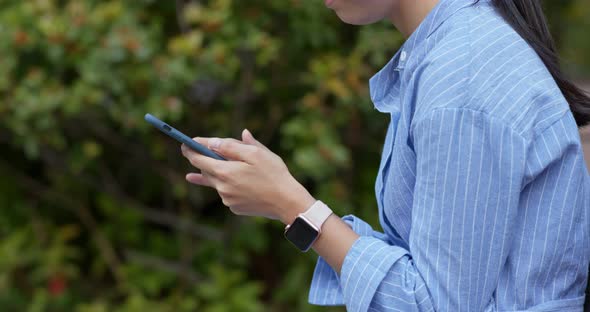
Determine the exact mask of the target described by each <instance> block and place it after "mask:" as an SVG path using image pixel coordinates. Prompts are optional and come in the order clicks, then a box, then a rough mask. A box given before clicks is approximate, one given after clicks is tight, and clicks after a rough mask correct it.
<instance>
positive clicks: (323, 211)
mask: <svg viewBox="0 0 590 312" xmlns="http://www.w3.org/2000/svg"><path fill="white" fill-rule="evenodd" d="M331 214H332V209H330V207H328V206H327V205H326V204H324V203H323V202H322V201H321V200H316V201H315V203H313V204H312V205H311V206H310V207H309V208H308V209H307V210H306V211H305V212H303V213H302V215H303V216H304V217H305V218H306V219H307V220H309V221H310V222H311V223H313V225H315V226H316V227H317V228H318V229H320V230H321V228H322V224H324V222H325V221H326V220H327V219H328V217H329V216H330V215H331Z"/></svg>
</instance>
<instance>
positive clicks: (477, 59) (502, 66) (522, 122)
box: [412, 6, 569, 137]
mask: <svg viewBox="0 0 590 312" xmlns="http://www.w3.org/2000/svg"><path fill="white" fill-rule="evenodd" d="M421 48H422V51H421V54H422V55H421V58H419V59H418V61H417V62H416V64H415V65H414V67H415V68H414V70H413V71H412V72H413V74H412V79H416V80H417V81H415V82H414V85H415V86H416V87H417V90H416V91H417V94H416V101H417V102H418V103H417V105H416V115H420V114H421V112H422V113H424V112H427V111H430V110H432V109H435V108H437V107H449V108H451V107H456V108H466V109H470V110H476V111H481V112H483V113H485V114H488V115H490V116H491V117H493V118H495V119H500V120H501V121H502V122H504V123H506V124H507V125H508V126H509V127H511V128H512V129H514V130H515V131H517V132H518V133H520V134H522V135H523V136H525V137H527V136H534V134H535V133H537V132H539V131H541V130H542V129H543V128H545V127H547V126H548V125H550V124H552V123H553V122H555V121H557V120H558V119H559V118H561V117H563V114H564V113H565V112H566V111H567V110H568V109H569V104H568V103H567V101H566V100H565V98H564V97H563V95H562V93H561V91H560V89H559V87H558V86H557V84H556V83H555V80H554V79H553V77H552V76H551V74H550V73H549V71H548V70H547V68H546V67H545V65H544V64H543V62H542V60H541V59H540V57H539V56H538V55H537V54H536V52H535V51H534V50H533V48H532V47H531V46H530V45H529V44H528V43H527V42H526V41H525V40H524V39H523V38H522V37H521V36H520V35H519V34H518V33H516V32H515V31H514V30H513V29H512V27H511V26H510V25H509V24H508V23H506V22H505V21H504V20H503V19H502V17H501V16H499V15H498V14H497V13H496V12H495V11H494V10H493V8H491V7H488V6H476V7H473V8H471V9H467V10H463V11H462V12H461V13H460V14H456V15H454V16H453V17H452V18H451V19H449V20H448V21H446V22H445V24H444V25H443V26H442V27H441V28H440V29H438V30H437V31H436V32H434V33H433V34H432V36H431V37H430V38H429V39H428V40H427V42H426V43H425V44H424V47H421Z"/></svg>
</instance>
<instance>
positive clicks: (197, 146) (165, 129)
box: [144, 114, 227, 160]
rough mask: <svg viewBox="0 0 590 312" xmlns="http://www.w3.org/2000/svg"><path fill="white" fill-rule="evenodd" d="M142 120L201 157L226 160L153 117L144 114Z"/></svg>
mask: <svg viewBox="0 0 590 312" xmlns="http://www.w3.org/2000/svg"><path fill="white" fill-rule="evenodd" d="M144 118H145V121H147V122H149V123H150V124H152V126H154V127H156V128H158V130H160V131H162V132H164V133H165V134H166V135H168V136H169V137H171V138H173V139H175V140H176V141H178V142H180V143H184V144H186V145H187V146H188V147H190V148H191V149H192V150H194V151H195V152H198V153H200V154H203V155H205V156H208V157H211V158H215V159H219V160H227V159H225V158H223V157H221V156H219V155H218V154H216V153H215V152H213V151H211V150H210V149H208V148H206V147H205V146H203V145H202V144H199V143H198V142H196V141H194V140H193V139H191V138H189V137H188V136H186V135H185V134H184V133H182V132H180V131H178V130H176V129H174V128H173V127H172V126H170V125H168V124H166V123H165V122H163V121H161V120H160V119H158V118H156V117H154V116H153V115H151V114H145V117H144Z"/></svg>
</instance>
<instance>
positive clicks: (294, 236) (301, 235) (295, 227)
mask: <svg viewBox="0 0 590 312" xmlns="http://www.w3.org/2000/svg"><path fill="white" fill-rule="evenodd" d="M318 234H319V233H318V230H316V229H315V228H314V227H313V226H312V225H311V224H309V223H307V222H305V220H303V219H302V218H300V217H298V218H296V219H295V221H293V223H292V224H291V226H290V227H289V229H287V232H285V237H287V239H288V240H289V241H290V242H291V243H293V245H295V246H296V247H297V248H299V249H300V250H302V251H307V250H308V249H309V247H311V244H312V243H313V241H314V240H315V239H316V237H317V236H318Z"/></svg>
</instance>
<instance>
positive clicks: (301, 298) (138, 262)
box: [0, 0, 590, 312]
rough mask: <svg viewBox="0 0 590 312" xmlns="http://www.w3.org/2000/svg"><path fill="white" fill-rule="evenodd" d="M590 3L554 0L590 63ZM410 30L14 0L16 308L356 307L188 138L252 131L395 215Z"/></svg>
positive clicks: (371, 211) (11, 279) (356, 208)
mask: <svg viewBox="0 0 590 312" xmlns="http://www.w3.org/2000/svg"><path fill="white" fill-rule="evenodd" d="M586 1H587V0H572V1H568V0H559V1H551V2H547V6H548V7H547V13H548V16H549V17H550V20H551V27H552V30H553V31H554V33H555V36H556V39H557V41H558V44H559V47H560V51H561V53H562V56H563V58H564V67H565V68H566V69H567V71H568V72H569V73H570V74H571V75H572V76H573V77H575V78H576V79H577V80H580V81H583V80H584V78H585V77H589V76H590V40H588V33H590V24H589V23H590V22H589V21H590V6H589V5H588V3H587V2H586ZM401 43H403V38H402V37H401V36H400V35H399V34H398V33H397V32H396V31H395V29H394V28H393V26H391V25H388V24H386V23H379V24H375V25H371V26H365V27H355V26H350V25H345V24H343V23H342V22H340V20H339V19H338V18H337V17H336V16H335V15H334V14H333V12H331V11H329V10H327V9H325V8H324V6H323V3H322V2H321V1H310V0H290V1H278V0H273V1H268V0H264V1H263V0H248V1H231V0H211V1H178V0H177V1H155V0H151V1H149V0H135V1H98V0H96V1H93V0H75V1H74V0H61V1H57V0H24V1H6V0H0V307H1V308H0V310H2V311H80V312H99V311H121V312H123V311H125V312H126V311H142V312H143V311H179V312H180V311H204V312H224V311H228V312H232V311H244V312H255V311H344V309H343V308H341V307H331V308H323V307H315V306H311V305H308V304H307V294H308V290H309V282H310V280H311V276H312V272H313V268H314V264H315V261H316V257H317V256H316V254H315V253H313V252H310V253H307V254H301V253H299V252H298V251H297V250H296V249H295V248H294V247H292V246H291V245H290V244H289V243H288V242H286V241H285V240H284V238H283V235H282V231H283V226H282V224H280V223H279V222H277V221H269V220H266V219H263V218H248V217H238V216H235V215H233V214H231V213H230V211H229V209H228V208H227V207H225V206H224V205H223V204H222V203H221V200H220V199H219V197H218V195H217V193H216V192H215V191H214V190H212V189H209V188H202V187H196V186H192V185H190V184H188V183H187V182H185V180H184V174H185V173H187V172H189V171H192V168H191V166H190V165H189V164H188V162H187V161H186V160H185V159H184V158H183V157H182V156H181V154H180V145H179V144H177V143H176V142H175V141H173V140H171V139H169V138H167V137H165V136H163V135H162V134H160V133H159V132H157V131H156V130H154V129H153V128H151V127H150V126H149V125H148V124H146V123H145V122H144V121H143V115H144V114H145V113H146V112H151V113H152V114H154V115H156V116H158V117H160V118H162V119H164V120H166V121H169V122H170V123H171V124H173V125H175V126H177V128H179V129H181V130H183V131H185V132H186V133H188V134H190V135H193V136H197V135H198V136H218V137H235V138H240V136H239V135H240V132H241V130H242V129H244V128H248V129H250V130H251V132H252V133H253V134H254V136H255V137H257V138H258V139H259V140H260V141H262V142H263V143H264V144H266V145H267V146H269V147H270V148H271V150H273V151H274V152H276V153H277V154H279V155H280V156H281V157H283V159H284V160H285V162H286V163H287V165H288V167H289V168H290V170H291V172H292V173H293V175H294V176H295V177H296V178H297V179H298V180H299V181H300V182H302V183H303V184H304V185H305V186H306V187H307V188H308V189H309V190H310V192H311V193H312V194H313V195H314V196H315V197H316V198H318V199H322V200H323V201H324V202H326V203H327V204H328V205H329V206H330V207H332V209H333V210H335V212H336V213H338V214H339V215H344V214H349V213H354V214H356V215H358V216H360V217H362V218H364V219H365V220H367V221H368V222H369V223H371V224H373V225H374V226H376V228H378V218H377V207H376V202H375V198H374V179H375V176H376V174H377V169H378V164H379V157H380V151H381V144H382V143H383V140H384V137H385V130H386V127H387V122H388V120H389V119H388V118H387V116H386V115H384V114H381V113H379V112H378V111H376V110H374V109H373V105H372V103H371V102H370V99H369V95H368V86H367V81H368V79H369V77H371V76H372V75H373V74H374V73H375V72H376V71H377V70H378V69H379V68H380V67H381V66H383V65H384V64H385V63H386V62H387V61H388V59H389V58H390V57H391V56H393V54H394V53H395V52H396V50H397V48H398V47H399V46H400V45H401Z"/></svg>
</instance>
